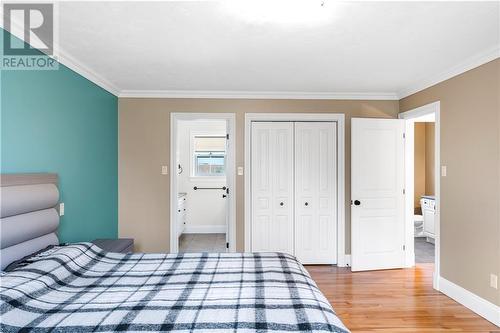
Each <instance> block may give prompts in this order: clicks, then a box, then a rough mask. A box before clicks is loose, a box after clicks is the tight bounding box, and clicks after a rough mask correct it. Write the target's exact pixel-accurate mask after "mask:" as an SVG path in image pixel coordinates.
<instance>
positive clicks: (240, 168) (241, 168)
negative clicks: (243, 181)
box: [238, 167, 243, 176]
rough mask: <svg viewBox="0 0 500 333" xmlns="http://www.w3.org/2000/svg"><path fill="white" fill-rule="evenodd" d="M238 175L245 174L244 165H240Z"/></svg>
mask: <svg viewBox="0 0 500 333" xmlns="http://www.w3.org/2000/svg"><path fill="white" fill-rule="evenodd" d="M238 176H243V167H238Z"/></svg>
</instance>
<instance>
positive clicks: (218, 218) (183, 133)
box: [175, 120, 226, 233]
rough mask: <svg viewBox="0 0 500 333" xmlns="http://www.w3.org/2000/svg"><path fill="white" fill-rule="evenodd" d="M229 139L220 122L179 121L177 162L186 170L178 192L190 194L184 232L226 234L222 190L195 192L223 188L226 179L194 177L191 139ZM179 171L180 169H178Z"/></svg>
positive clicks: (180, 176) (224, 125)
mask: <svg viewBox="0 0 500 333" xmlns="http://www.w3.org/2000/svg"><path fill="white" fill-rule="evenodd" d="M194 133H196V134H202V135H226V122H225V121H220V120H217V121H216V120H194V121H180V122H179V126H178V135H179V138H178V141H177V142H178V147H177V160H178V164H179V163H180V164H181V166H182V167H183V170H184V171H183V172H182V173H181V174H180V175H179V176H178V177H179V179H178V180H179V182H178V184H179V192H186V193H187V205H186V212H187V215H186V229H185V232H205V233H216V232H224V230H225V225H226V199H224V198H222V194H224V192H223V191H222V190H196V191H195V190H194V189H193V187H194V186H198V187H222V186H225V185H226V180H225V179H213V178H211V177H192V175H191V168H192V156H191V146H190V145H191V136H192V135H193V134H194ZM175 167H176V168H177V166H175Z"/></svg>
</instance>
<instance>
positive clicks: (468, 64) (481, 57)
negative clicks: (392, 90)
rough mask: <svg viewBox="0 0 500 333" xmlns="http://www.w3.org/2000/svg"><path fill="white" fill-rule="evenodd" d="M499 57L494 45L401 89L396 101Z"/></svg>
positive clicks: (497, 46)
mask: <svg viewBox="0 0 500 333" xmlns="http://www.w3.org/2000/svg"><path fill="white" fill-rule="evenodd" d="M499 57H500V45H496V46H494V47H492V48H490V49H488V50H486V51H484V52H481V53H479V54H477V55H475V56H473V57H471V58H469V59H467V60H466V61H464V62H462V63H460V64H459V65H456V66H453V67H451V68H450V69H448V70H447V71H443V72H441V73H439V74H436V75H433V76H431V77H428V78H426V79H424V80H421V81H419V82H417V83H415V84H413V85H411V86H409V87H407V88H406V89H402V90H401V91H399V93H398V97H399V98H398V99H403V98H405V97H407V96H410V95H413V94H415V93H417V92H419V91H422V90H424V89H427V88H429V87H431V86H434V85H436V84H438V83H441V82H443V81H446V80H448V79H451V78H452V77H454V76H457V75H460V74H462V73H465V72H467V71H470V70H471V69H474V68H476V67H479V66H481V65H484V64H486V63H488V62H490V61H492V60H495V59H497V58H499Z"/></svg>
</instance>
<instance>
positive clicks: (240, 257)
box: [0, 243, 347, 332]
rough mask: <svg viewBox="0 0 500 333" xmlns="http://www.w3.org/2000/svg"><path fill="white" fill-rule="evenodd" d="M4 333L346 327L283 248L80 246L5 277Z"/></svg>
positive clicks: (0, 299) (0, 316)
mask: <svg viewBox="0 0 500 333" xmlns="http://www.w3.org/2000/svg"><path fill="white" fill-rule="evenodd" d="M0 279H1V287H0V288H1V289H0V290H1V294H0V311H1V312H0V321H1V324H0V331H1V332H17V331H19V330H21V329H23V328H24V329H25V330H26V331H33V332H47V331H51V332H90V331H92V332H112V331H175V332H191V331H196V332H205V331H209V332H234V331H238V332H255V331H257V332H267V331H273V332H278V331H281V332H297V331H301V332H347V329H346V328H345V326H344V325H343V324H342V322H341V321H340V320H339V318H338V317H337V316H336V315H335V313H334V312H333V310H332V308H331V306H330V304H329V303H328V301H327V300H326V299H325V297H324V296H323V294H322V293H321V292H320V291H319V289H318V288H317V287H316V284H315V283H314V281H313V280H312V279H311V277H310V276H309V274H308V273H307V271H306V270H305V268H304V267H303V266H302V265H301V264H300V263H299V262H298V261H297V260H296V259H295V258H293V257H292V256H289V255H286V254H280V253H244V254H241V253H221V254H219V253H190V254H139V253H136V254H119V253H108V252H105V251H103V250H101V249H100V248H98V247H96V246H95V245H92V244H89V243H79V244H73V245H67V246H61V247H55V248H53V249H51V250H49V251H47V252H44V253H42V254H40V255H38V256H36V257H34V258H31V259H29V263H28V264H27V265H25V266H21V267H19V268H17V269H15V270H14V271H12V272H9V273H3V274H2V276H1V277H0Z"/></svg>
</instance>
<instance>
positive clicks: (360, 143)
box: [351, 102, 446, 289]
mask: <svg viewBox="0 0 500 333" xmlns="http://www.w3.org/2000/svg"><path fill="white" fill-rule="evenodd" d="M399 118H400V119H377V118H353V119H351V265H352V271H363V270H379V269H392V268H403V267H412V266H414V265H415V248H416V247H415V244H417V250H419V251H421V252H419V255H422V254H423V255H425V252H427V253H428V254H429V256H428V258H426V259H427V261H431V263H430V264H431V265H433V270H434V277H433V280H434V283H433V284H434V288H436V289H438V287H439V286H438V277H439V251H440V247H439V246H440V243H439V233H440V231H439V230H440V229H439V225H440V224H439V216H440V210H439V208H440V191H439V184H440V183H439V179H440V177H439V176H440V172H439V171H440V157H439V156H440V153H439V140H440V132H439V129H440V127H439V126H440V122H439V119H440V118H439V102H436V103H432V104H429V105H425V106H423V107H420V108H418V109H415V110H411V111H408V112H404V113H401V114H400V115H399ZM432 121H433V122H434V131H433V132H432V134H434V138H432V139H429V142H430V143H434V144H433V145H432V146H433V150H434V153H433V154H432V153H431V154H430V157H429V164H430V165H429V167H428V169H429V170H431V171H433V172H432V173H433V176H434V184H433V186H432V188H430V189H429V192H428V193H425V190H424V193H420V194H418V195H417V197H416V196H415V193H414V191H415V179H414V178H415V172H414V168H415V166H414V163H415V146H414V145H415V123H418V122H429V123H430V122H432ZM431 141H433V142H431ZM445 172H446V170H444V171H443V173H444V175H445ZM417 200H418V202H417V203H418V204H419V203H420V202H422V213H421V214H416V212H415V207H416V205H415V204H416V201H417ZM417 208H419V209H420V205H418V206H417ZM418 215H421V216H420V217H419V219H420V220H417V216H418ZM416 227H418V228H416ZM416 229H418V230H416ZM416 231H417V233H416ZM419 231H421V234H420V233H419ZM416 234H417V236H425V240H424V243H419V240H418V239H417V243H416V240H415V235H416ZM432 243H434V245H433V244H432ZM421 245H423V246H425V248H424V249H421ZM432 246H434V249H432ZM429 252H431V253H429ZM432 252H433V253H432ZM429 257H430V260H429ZM432 257H433V258H432ZM420 258H421V257H419V259H420ZM432 263H434V264H432Z"/></svg>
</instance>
